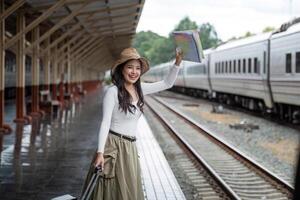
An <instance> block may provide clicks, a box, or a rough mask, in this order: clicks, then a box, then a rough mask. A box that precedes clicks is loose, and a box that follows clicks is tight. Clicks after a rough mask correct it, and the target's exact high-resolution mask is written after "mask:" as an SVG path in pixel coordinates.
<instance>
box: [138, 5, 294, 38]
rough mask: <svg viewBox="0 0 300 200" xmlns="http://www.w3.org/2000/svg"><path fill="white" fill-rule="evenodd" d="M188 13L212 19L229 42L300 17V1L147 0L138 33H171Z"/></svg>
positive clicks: (197, 18)
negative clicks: (247, 33) (248, 33)
mask: <svg viewBox="0 0 300 200" xmlns="http://www.w3.org/2000/svg"><path fill="white" fill-rule="evenodd" d="M186 16H188V17H189V18H190V19H191V20H192V21H195V22H196V23H197V25H200V24H202V23H206V22H209V23H210V24H212V25H213V26H214V27H215V29H216V31H217V34H218V37H219V38H221V40H223V41H226V40H228V39H229V38H231V37H233V36H236V37H239V36H242V35H244V34H245V33H246V32H247V31H250V32H252V33H260V32H262V30H263V29H264V28H265V27H267V26H272V27H275V28H278V27H279V26H280V25H281V24H282V23H284V22H286V21H289V20H290V19H292V18H294V17H300V0H219V1H212V0H145V4H144V8H143V11H142V15H141V17H140V21H139V24H138V27H137V32H139V31H148V30H151V31H153V32H155V33H157V34H159V35H162V36H168V34H169V33H170V32H171V31H172V30H173V29H174V28H175V26H176V25H177V24H178V23H179V21H180V20H181V19H183V18H184V17H186ZM200 35H201V33H200Z"/></svg>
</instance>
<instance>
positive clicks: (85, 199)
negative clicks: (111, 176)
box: [51, 167, 102, 200]
mask: <svg viewBox="0 0 300 200" xmlns="http://www.w3.org/2000/svg"><path fill="white" fill-rule="evenodd" d="M100 172H102V169H101V167H96V168H95V171H94V173H93V175H92V178H91V180H90V182H89V184H88V186H87V187H86V189H85V190H84V192H83V195H82V196H81V197H80V198H76V197H73V196H71V195H69V194H66V195H62V196H59V197H55V198H53V199H51V200H76V199H78V200H89V199H90V197H91V194H92V192H93V190H94V188H95V185H96V183H97V180H98V179H99V176H100Z"/></svg>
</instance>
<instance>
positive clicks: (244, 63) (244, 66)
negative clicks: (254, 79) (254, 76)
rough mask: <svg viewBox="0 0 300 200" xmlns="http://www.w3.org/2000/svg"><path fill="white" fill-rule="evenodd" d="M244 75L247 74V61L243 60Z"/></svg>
mask: <svg viewBox="0 0 300 200" xmlns="http://www.w3.org/2000/svg"><path fill="white" fill-rule="evenodd" d="M243 73H246V59H243Z"/></svg>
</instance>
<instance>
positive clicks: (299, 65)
mask: <svg viewBox="0 0 300 200" xmlns="http://www.w3.org/2000/svg"><path fill="white" fill-rule="evenodd" d="M296 73H300V52H296Z"/></svg>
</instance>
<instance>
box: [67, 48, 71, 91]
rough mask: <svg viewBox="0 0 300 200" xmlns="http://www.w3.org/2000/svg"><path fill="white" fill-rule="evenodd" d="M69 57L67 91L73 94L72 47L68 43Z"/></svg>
mask: <svg viewBox="0 0 300 200" xmlns="http://www.w3.org/2000/svg"><path fill="white" fill-rule="evenodd" d="M67 55H68V57H67V87H66V92H67V93H68V94H71V49H70V45H68V54H67Z"/></svg>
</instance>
